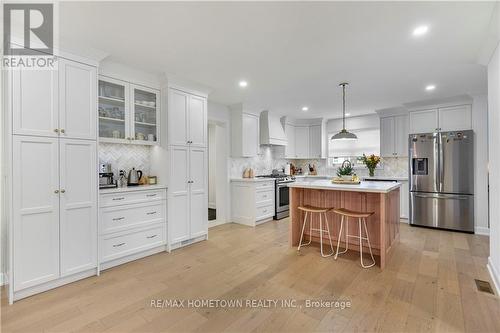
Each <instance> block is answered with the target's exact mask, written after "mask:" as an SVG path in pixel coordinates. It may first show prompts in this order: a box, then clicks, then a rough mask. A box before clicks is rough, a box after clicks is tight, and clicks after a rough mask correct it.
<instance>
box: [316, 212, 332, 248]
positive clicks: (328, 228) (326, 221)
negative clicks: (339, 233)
mask: <svg viewBox="0 0 500 333" xmlns="http://www.w3.org/2000/svg"><path fill="white" fill-rule="evenodd" d="M323 214H325V223H326V233H327V234H328V241H329V242H330V249H331V250H332V252H330V254H327V255H324V254H323V237H321V256H323V257H330V256H332V255H333V254H334V253H335V252H334V251H333V245H332V237H331V236H330V227H329V226H328V217H327V216H326V213H323ZM319 219H320V225H321V214H319ZM320 228H321V229H323V228H322V227H321V226H320Z"/></svg>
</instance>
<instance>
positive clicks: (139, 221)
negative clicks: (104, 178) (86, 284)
mask: <svg viewBox="0 0 500 333" xmlns="http://www.w3.org/2000/svg"><path fill="white" fill-rule="evenodd" d="M100 198H101V200H100V208H99V221H100V223H99V225H100V230H99V243H100V262H101V269H107V268H109V267H113V266H116V265H120V264H122V263H125V262H128V261H131V260H135V259H138V258H142V257H145V256H148V255H151V254H153V253H157V252H161V251H165V244H166V206H167V205H166V193H165V188H164V187H161V186H158V185H155V186H140V187H134V188H117V189H111V190H102V193H101V195H100Z"/></svg>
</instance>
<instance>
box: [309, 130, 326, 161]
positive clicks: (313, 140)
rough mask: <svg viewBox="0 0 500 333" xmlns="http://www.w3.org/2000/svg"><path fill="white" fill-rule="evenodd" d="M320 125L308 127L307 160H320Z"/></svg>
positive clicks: (321, 138)
mask: <svg viewBox="0 0 500 333" xmlns="http://www.w3.org/2000/svg"><path fill="white" fill-rule="evenodd" d="M321 132H322V131H321V125H312V126H310V127H309V154H308V156H309V158H321V152H322V140H323V137H322V135H321Z"/></svg>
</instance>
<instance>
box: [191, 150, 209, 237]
mask: <svg viewBox="0 0 500 333" xmlns="http://www.w3.org/2000/svg"><path fill="white" fill-rule="evenodd" d="M189 174H190V177H189V179H190V181H191V183H190V185H189V186H190V202H191V207H190V215H191V218H190V225H191V233H190V234H191V238H195V237H199V236H202V235H205V234H207V232H208V190H207V189H208V185H207V150H206V148H190V151H189Z"/></svg>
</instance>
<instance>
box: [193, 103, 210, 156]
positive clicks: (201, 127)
mask: <svg viewBox="0 0 500 333" xmlns="http://www.w3.org/2000/svg"><path fill="white" fill-rule="evenodd" d="M188 124H189V126H188V133H189V141H191V143H190V145H191V146H193V147H206V146H207V126H208V125H207V99H206V98H204V97H199V96H195V95H190V96H189V121H188Z"/></svg>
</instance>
